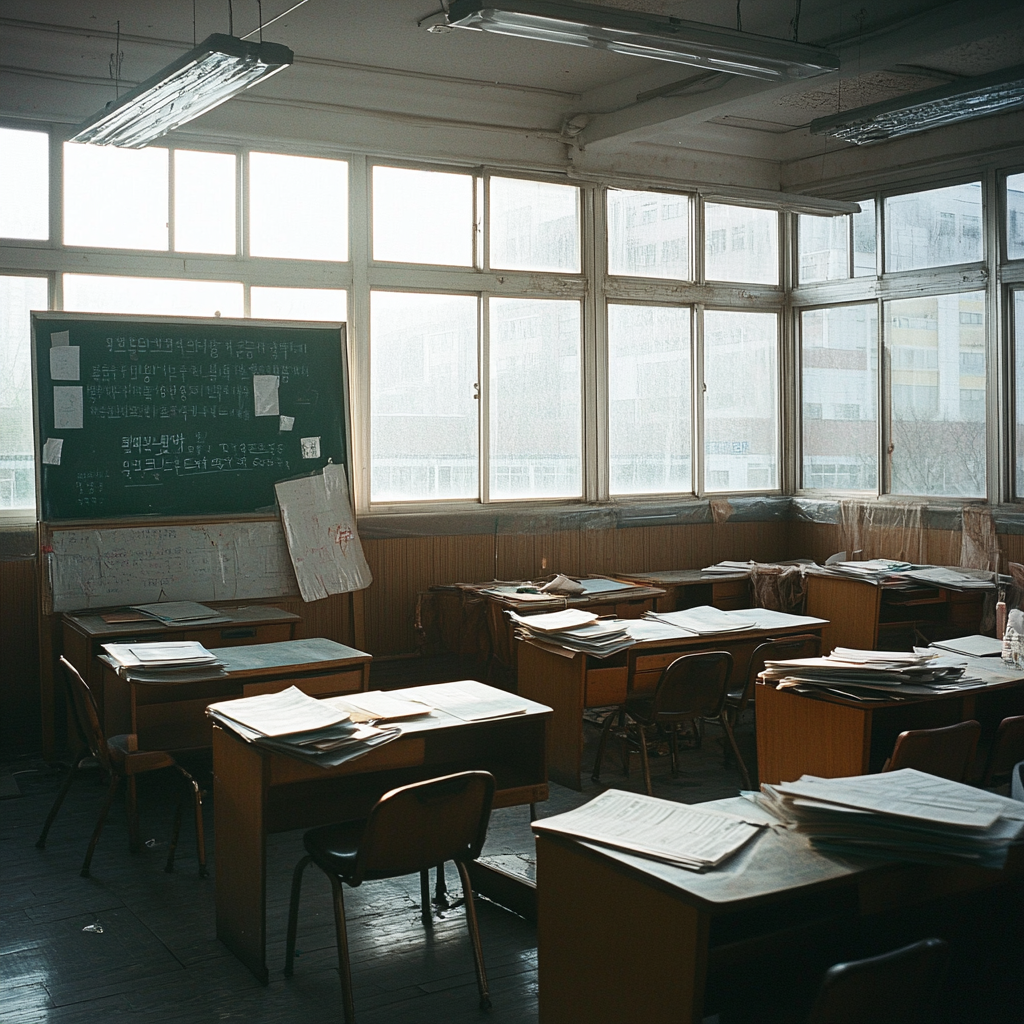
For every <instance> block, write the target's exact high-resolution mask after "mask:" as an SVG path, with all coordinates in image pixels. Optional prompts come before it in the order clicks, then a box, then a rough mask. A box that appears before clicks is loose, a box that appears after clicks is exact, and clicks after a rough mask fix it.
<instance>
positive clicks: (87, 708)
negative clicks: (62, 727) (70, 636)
mask: <svg viewBox="0 0 1024 1024" xmlns="http://www.w3.org/2000/svg"><path fill="white" fill-rule="evenodd" d="M60 666H61V668H62V669H64V679H65V681H66V682H67V684H68V696H69V697H70V698H71V714H72V718H73V719H74V723H75V728H76V729H77V730H78V735H79V738H80V739H81V741H82V743H84V744H85V745H86V746H87V747H88V748H89V753H90V754H92V756H93V757H95V758H96V760H97V761H98V762H99V763H100V765H101V766H102V767H103V768H106V769H107V770H108V771H109V769H110V752H109V750H108V749H107V738H106V736H105V735H104V734H103V726H102V725H100V713H99V710H98V709H97V707H96V698H95V697H93V695H92V690H90V689H89V684H88V683H87V682H86V681H85V680H84V679H83V678H82V677H81V675H80V674H79V672H78V669H77V668H75V666H74V665H72V664H71V662H70V661H68V659H67V658H65V657H64V656H63V655H61V659H60Z"/></svg>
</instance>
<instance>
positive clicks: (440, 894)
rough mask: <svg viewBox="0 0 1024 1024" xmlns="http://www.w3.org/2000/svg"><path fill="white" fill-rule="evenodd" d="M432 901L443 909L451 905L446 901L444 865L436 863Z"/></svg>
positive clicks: (446, 885) (446, 888)
mask: <svg viewBox="0 0 1024 1024" xmlns="http://www.w3.org/2000/svg"><path fill="white" fill-rule="evenodd" d="M434 902H435V903H436V904H437V905H438V906H439V907H440V908H441V909H442V910H445V909H447V908H448V907H450V906H451V904H450V903H449V902H448V883H447V881H446V880H445V877H444V865H443V864H438V865H437V872H436V875H435V877H434Z"/></svg>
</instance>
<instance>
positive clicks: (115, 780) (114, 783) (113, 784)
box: [79, 772, 121, 878]
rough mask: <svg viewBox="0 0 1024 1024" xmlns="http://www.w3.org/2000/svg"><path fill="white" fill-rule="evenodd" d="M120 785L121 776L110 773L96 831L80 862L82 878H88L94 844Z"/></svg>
mask: <svg viewBox="0 0 1024 1024" xmlns="http://www.w3.org/2000/svg"><path fill="white" fill-rule="evenodd" d="M120 785H121V776H120V775H118V774H117V773H116V772H112V773H111V775H110V787H109V788H108V789H107V798H106V800H104V801H103V807H102V809H101V810H100V816H99V820H98V821H97V822H96V829H95V831H94V832H93V834H92V839H90V840H89V849H88V850H86V851H85V860H84V861H83V862H82V870H81V871H80V872H79V874H80V875H81V876H82V877H83V878H88V877H89V865H90V864H92V855H93V852H94V851H95V849H96V844H97V843H98V842H99V841H100V833H101V832H102V831H103V825H104V823H105V822H106V820H107V815H108V814H109V813H110V805H111V804H112V803H113V802H114V796H115V794H116V793H117V787H118V786H120Z"/></svg>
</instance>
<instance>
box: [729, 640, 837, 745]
mask: <svg viewBox="0 0 1024 1024" xmlns="http://www.w3.org/2000/svg"><path fill="white" fill-rule="evenodd" d="M820 654H821V637H820V636H814V635H813V634H812V633H803V634H801V635H800V636H787V637H783V638H782V639H781V640H769V641H768V642H767V643H764V644H761V646H760V647H755V648H754V650H753V652H752V653H751V655H750V661H749V662H748V663H747V674H746V676H745V677H744V678H743V680H742V682H741V685H740V686H738V687H736V689H734V690H730V691H729V692H728V693H727V694H726V695H725V708H724V711H725V714H726V715H728V716H729V724H730V725H733V726H735V724H736V722H737V721H738V720H739V717H740V715H742V714H743V712H744V711H746V709H747V706H748V705H749V704H750V703H751V702H752V701H753V699H754V686H755V684H756V683H757V677H758V675H760V673H762V672H763V671H764V666H765V662H766V661H783V660H788V659H790V658H817V657H818V655H820Z"/></svg>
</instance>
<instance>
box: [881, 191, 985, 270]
mask: <svg viewBox="0 0 1024 1024" xmlns="http://www.w3.org/2000/svg"><path fill="white" fill-rule="evenodd" d="M983 255H984V250H983V249H982V245H981V182H980V181H974V182H971V183H970V184H967V185H951V186H950V187H949V188H933V189H930V190H929V191H927V192H912V193H911V194H910V195H906V196H890V197H889V198H888V199H886V201H885V269H886V270H888V271H893V270H918V269H920V268H922V267H946V266H949V265H950V264H953V263H973V262H975V261H976V260H980V259H981V258H982V257H983Z"/></svg>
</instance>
